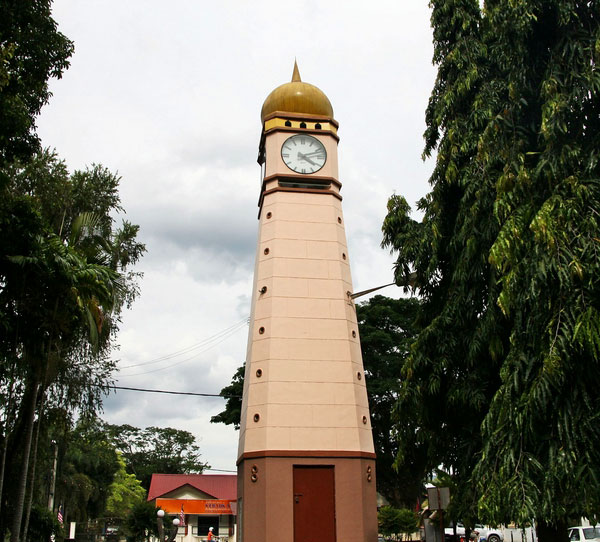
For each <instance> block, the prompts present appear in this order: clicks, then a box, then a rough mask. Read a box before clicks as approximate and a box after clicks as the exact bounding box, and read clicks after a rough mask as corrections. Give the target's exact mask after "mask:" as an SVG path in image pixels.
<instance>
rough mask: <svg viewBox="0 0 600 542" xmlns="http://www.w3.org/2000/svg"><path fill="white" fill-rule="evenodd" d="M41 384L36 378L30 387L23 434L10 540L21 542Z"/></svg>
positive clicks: (11, 541)
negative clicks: (21, 463) (30, 456)
mask: <svg viewBox="0 0 600 542" xmlns="http://www.w3.org/2000/svg"><path fill="white" fill-rule="evenodd" d="M39 386H40V382H39V380H38V379H37V378H36V379H35V380H34V381H33V383H32V389H30V393H31V398H30V403H29V407H28V408H29V412H27V425H26V429H25V434H24V435H23V438H24V441H23V469H22V471H21V476H20V478H19V485H18V488H17V498H16V501H15V508H14V516H13V524H12V529H11V530H10V542H19V540H20V537H21V520H22V519H23V506H24V504H25V490H26V489H27V472H28V469H29V454H30V452H31V441H32V439H33V421H34V419H35V405H36V402H37V393H38V389H39Z"/></svg>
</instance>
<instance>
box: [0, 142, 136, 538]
mask: <svg viewBox="0 0 600 542" xmlns="http://www.w3.org/2000/svg"><path fill="white" fill-rule="evenodd" d="M4 173H5V174H6V178H7V179H8V180H9V183H8V184H7V185H6V186H4V188H3V189H2V188H0V190H1V191H2V195H3V196H4V197H3V198H1V199H2V204H0V206H1V209H0V210H1V211H2V213H1V217H2V218H0V221H1V223H2V225H3V226H5V230H4V232H6V233H7V235H3V236H2V241H0V248H1V249H2V251H3V258H1V259H0V278H1V280H2V284H3V288H2V290H1V291H0V322H1V324H2V327H3V330H4V333H3V334H1V336H0V350H1V353H2V356H3V358H4V360H5V361H6V363H5V364H3V365H2V369H1V370H0V392H1V393H2V395H3V396H4V397H5V398H6V400H7V402H6V403H5V404H6V405H7V408H5V409H4V410H3V411H2V414H3V418H4V419H3V426H4V432H5V438H4V439H3V448H4V450H5V451H7V450H9V451H10V453H7V454H6V461H5V465H6V467H5V468H3V470H2V481H3V479H4V474H5V469H8V471H7V475H8V476H11V477H12V482H13V483H11V484H10V487H9V490H8V491H5V490H4V489H5V487H6V486H4V484H3V483H2V484H0V486H1V487H2V488H3V491H2V493H3V494H2V501H3V502H11V504H12V506H11V508H10V511H9V513H8V519H10V520H12V529H11V536H13V537H15V542H16V540H17V539H18V537H19V531H20V526H21V517H22V515H23V507H24V504H25V502H26V494H27V491H29V495H30V497H29V498H28V499H27V502H28V503H31V502H32V500H31V495H32V491H33V490H34V488H33V487H32V483H30V484H29V488H28V485H27V479H28V477H29V478H30V479H31V480H35V477H34V476H33V473H34V472H35V460H36V457H37V444H38V438H37V436H35V438H34V435H37V434H38V433H39V425H40V424H41V423H42V422H43V421H44V419H45V417H44V409H45V408H47V407H49V406H50V407H54V406H57V405H58V404H60V405H62V406H63V407H65V408H67V410H70V411H72V410H74V409H79V410H81V411H82V412H94V411H95V409H97V408H98V406H99V404H100V401H101V394H102V393H103V392H105V391H106V389H107V388H106V386H107V384H108V382H109V379H110V376H111V372H112V370H113V369H114V362H113V361H111V360H110V358H109V353H110V348H111V346H112V343H113V340H114V337H115V334H116V331H117V324H118V321H119V313H120V310H121V308H122V306H123V305H125V304H130V303H131V301H132V300H133V299H134V297H135V295H136V294H137V285H136V278H137V277H136V275H135V274H132V273H130V272H129V271H128V269H127V267H128V266H129V265H131V264H134V263H135V262H136V261H137V260H138V259H139V258H140V257H141V255H142V254H143V252H144V250H145V248H144V246H143V245H142V244H140V243H139V242H137V241H136V235H137V226H133V225H131V224H129V223H127V222H124V223H123V226H122V227H121V228H115V227H114V225H113V222H114V219H113V218H112V213H114V212H115V211H118V210H120V204H119V197H118V191H117V187H118V177H116V176H114V175H113V174H111V173H110V172H108V171H107V170H106V169H104V168H101V167H99V166H95V167H94V168H92V169H91V170H86V171H84V172H76V173H74V174H73V175H69V174H68V171H67V170H66V167H65V166H64V163H63V162H61V161H60V160H58V158H57V157H56V154H55V153H50V152H47V151H45V152H43V153H41V154H40V155H38V156H36V157H35V158H34V159H33V160H31V161H30V162H28V163H26V164H24V165H22V164H20V163H15V164H13V165H11V166H7V167H5V168H4ZM90 194H96V195H97V197H96V196H94V199H88V198H89V196H90ZM102 195H103V197H100V196H102ZM98 202H101V205H100V204H99V203H98ZM57 217H60V220H59V219H58V218H57ZM4 232H3V233H4ZM36 415H37V416H36ZM36 419H37V424H38V425H37V429H35V432H34V427H35V423H36V422H35V420H36ZM3 457H4V454H3ZM3 467H4V465H3ZM11 471H12V472H11ZM15 473H18V474H15ZM28 506H29V504H28ZM27 515H28V512H27V511H26V513H25V517H27ZM4 521H5V517H4V515H0V524H2V525H3V524H4ZM25 523H27V522H25ZM0 527H1V525H0ZM0 530H1V529H0Z"/></svg>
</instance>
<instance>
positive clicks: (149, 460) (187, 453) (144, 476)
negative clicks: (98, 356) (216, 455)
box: [105, 424, 209, 491]
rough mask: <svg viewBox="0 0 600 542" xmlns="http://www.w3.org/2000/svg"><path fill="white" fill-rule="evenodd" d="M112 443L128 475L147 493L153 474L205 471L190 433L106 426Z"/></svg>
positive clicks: (174, 430)
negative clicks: (134, 478) (133, 477)
mask: <svg viewBox="0 0 600 542" xmlns="http://www.w3.org/2000/svg"><path fill="white" fill-rule="evenodd" d="M105 427H106V430H107V433H108V435H109V437H110V439H111V442H112V443H113V444H114V445H115V447H116V448H117V449H118V450H119V451H120V452H121V454H122V457H123V459H124V460H125V463H126V465H127V471H128V472H129V473H131V474H134V475H135V477H136V478H137V479H138V480H140V482H141V484H142V487H143V488H144V489H145V490H146V491H148V489H149V488H150V480H151V478H152V474H154V473H161V474H190V473H201V472H202V470H203V469H205V468H206V467H208V466H209V465H207V464H206V463H203V462H202V461H201V460H200V448H199V446H198V445H197V444H196V439H195V438H194V435H192V434H191V433H190V432H189V431H184V430H182V429H173V428H172V427H146V428H145V429H139V428H137V427H133V426H131V425H110V424H106V426H105Z"/></svg>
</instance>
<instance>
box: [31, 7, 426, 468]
mask: <svg viewBox="0 0 600 542" xmlns="http://www.w3.org/2000/svg"><path fill="white" fill-rule="evenodd" d="M53 17H54V19H55V20H56V21H57V23H58V25H59V30H60V31H61V32H63V33H64V34H65V35H66V36H68V37H69V38H70V39H71V40H73V41H74V43H75V52H74V54H73V56H72V58H71V67H70V68H69V70H68V71H66V72H65V74H64V75H63V78H62V79H60V80H53V81H52V82H51V84H50V88H51V91H52V93H53V97H52V98H51V100H50V103H49V104H48V105H46V106H45V108H44V109H43V111H42V114H41V116H40V117H39V119H38V134H39V135H40V137H41V139H42V143H43V145H44V146H45V147H50V148H55V149H56V151H57V153H58V155H59V156H60V157H61V158H63V159H64V160H65V161H66V163H67V165H68V167H69V169H70V170H71V171H74V170H77V169H84V168H85V167H87V166H91V165H92V164H102V165H103V166H105V167H107V168H108V169H109V170H111V171H113V172H117V173H118V174H119V175H120V177H121V184H120V194H121V200H122V204H123V207H124V209H125V211H126V215H125V216H124V218H126V219H127V220H130V221H131V222H133V223H134V224H139V226H140V239H141V241H142V242H144V243H145V244H146V247H147V250H148V252H147V254H146V255H145V256H144V257H143V259H142V261H141V262H140V263H139V264H138V265H137V266H136V269H135V270H136V271H139V272H141V273H143V278H142V279H141V281H140V290H141V293H140V296H139V298H138V299H137V300H136V301H135V303H134V305H133V306H132V308H131V309H130V310H128V311H126V312H125V313H124V314H123V321H122V324H121V328H120V332H119V336H118V344H119V349H118V350H116V351H115V352H114V357H115V359H117V360H118V366H119V372H118V373H117V374H115V381H116V385H118V386H124V387H137V388H149V389H163V390H172V391H182V392H196V393H207V394H218V393H219V392H220V390H221V389H222V388H223V387H224V386H226V385H228V384H229V383H230V381H231V377H232V375H233V374H234V372H235V371H236V369H237V368H238V367H239V366H240V365H242V363H243V362H244V357H245V351H246V343H247V334H248V326H247V318H248V317H249V315H250V301H251V295H252V274H253V269H254V253H255V249H256V242H257V233H258V221H257V213H258V207H257V202H258V197H259V189H260V167H259V165H258V164H257V162H256V159H257V156H258V144H259V140H260V134H261V128H262V127H261V121H260V110H261V107H262V104H263V102H264V100H265V98H266V97H267V95H268V94H269V93H270V92H271V90H273V89H274V88H275V87H277V86H279V85H280V84H282V83H286V82H288V81H290V80H291V76H292V70H293V65H294V59H296V60H297V62H298V67H299V70H300V75H301V77H302V80H303V81H306V82H308V83H311V84H314V85H316V86H317V87H319V88H320V89H321V90H322V91H323V92H325V94H326V95H327V96H328V97H329V100H330V101H331V103H332V105H333V110H334V115H335V119H336V120H337V121H338V122H339V124H340V128H339V136H340V142H339V147H338V156H339V173H340V181H341V182H342V185H343V186H342V195H343V198H344V199H343V203H342V205H343V209H344V216H345V225H346V235H347V238H348V252H349V259H350V263H351V270H352V276H353V286H354V291H355V292H356V291H361V290H365V289H368V288H373V287H376V286H380V285H383V284H387V283H389V282H392V280H393V270H392V265H393V256H392V255H390V254H389V252H388V251H387V250H383V249H381V248H380V243H381V224H382V222H383V219H384V217H385V214H386V203H387V199H388V198H389V197H390V196H391V195H392V194H394V193H396V194H401V195H403V196H404V197H405V198H406V199H407V200H408V202H409V203H410V204H411V205H412V206H413V209H414V207H415V202H416V201H417V200H418V199H419V198H420V197H422V196H423V195H425V194H426V193H427V191H428V182H427V181H428V178H429V176H430V174H431V171H432V169H433V161H432V160H428V161H426V162H423V161H422V159H421V153H422V150H423V132H424V130H425V108H426V106H427V101H428V99H429V94H430V92H431V89H432V87H433V83H434V79H435V68H434V66H432V63H431V58H432V53H433V48H432V35H431V29H430V25H429V17H430V11H429V8H428V7H427V2H426V1H425V0H420V1H419V0H402V1H398V0H389V1H388V0H371V1H370V2H364V0H361V1H356V0H327V1H324V0H320V1H317V0H305V1H304V2H282V1H280V0H264V1H263V0H253V1H249V0H220V1H218V2H209V1H207V0H173V1H172V2H164V0H161V1H157V0H126V1H124V0H55V1H54V4H53ZM415 217H418V215H416V214H415ZM122 218H123V217H118V219H117V220H118V221H120V220H121V219H122ZM380 293H383V294H384V295H388V296H390V297H399V296H400V295H402V292H401V289H399V288H396V287H390V288H387V289H385V290H382V291H381V292H380ZM224 406H225V401H224V400H223V399H221V398H215V397H213V398H211V397H195V396H177V395H162V394H161V395H159V394H150V393H140V392H133V391H124V390H121V391H117V392H116V393H112V394H111V395H109V396H108V397H106V398H105V400H104V412H103V413H102V418H103V419H104V420H106V421H108V422H109V423H114V424H122V423H128V424H131V425H134V426H137V427H147V426H151V425H153V426H159V427H174V428H177V429H185V430H187V431H190V432H191V433H192V434H193V435H194V436H195V437H196V440H197V443H198V445H199V447H200V451H201V454H202V456H201V458H202V460H204V461H206V462H208V463H209V464H210V465H211V467H212V468H213V469H215V470H214V471H213V472H219V471H235V461H236V454H237V439H238V433H237V431H235V430H234V429H233V428H232V427H231V426H226V425H223V424H211V423H210V418H211V416H214V415H215V414H218V413H219V412H220V411H221V410H223V408H224ZM207 472H208V471H207Z"/></svg>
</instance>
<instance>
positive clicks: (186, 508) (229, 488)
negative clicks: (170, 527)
mask: <svg viewBox="0 0 600 542" xmlns="http://www.w3.org/2000/svg"><path fill="white" fill-rule="evenodd" d="M236 498H237V476H236V475H235V474H153V475H152V480H151V481H150V490H149V491H148V501H151V502H154V504H155V506H156V507H157V508H161V509H162V510H164V511H165V512H166V513H167V514H169V515H171V516H177V517H179V518H181V519H182V520H183V521H182V524H181V525H180V527H179V531H178V536H177V541H178V542H204V540H206V539H207V535H208V531H209V528H210V527H213V534H214V535H215V536H218V537H219V538H220V540H221V542H235V514H236V504H237V501H236Z"/></svg>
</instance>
